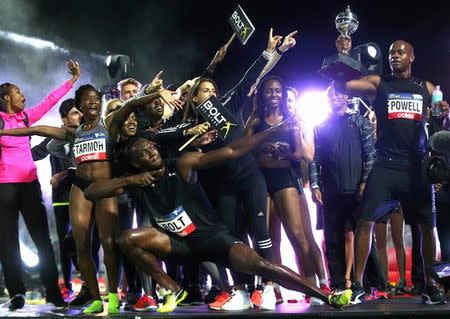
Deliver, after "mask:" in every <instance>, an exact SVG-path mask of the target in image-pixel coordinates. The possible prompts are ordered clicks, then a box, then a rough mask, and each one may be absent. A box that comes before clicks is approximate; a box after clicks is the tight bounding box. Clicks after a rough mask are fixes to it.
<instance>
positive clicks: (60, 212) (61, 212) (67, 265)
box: [53, 205, 72, 290]
mask: <svg viewBox="0 0 450 319" xmlns="http://www.w3.org/2000/svg"><path fill="white" fill-rule="evenodd" d="M53 212H54V213H55V224H56V233H57V235H58V241H59V260H60V264H61V270H62V273H63V279H64V286H65V287H66V288H68V289H70V290H72V284H71V281H72V264H71V260H70V256H68V255H67V254H66V252H65V250H64V246H63V241H64V238H65V237H66V236H67V234H68V233H69V230H70V220H69V205H63V206H53Z"/></svg>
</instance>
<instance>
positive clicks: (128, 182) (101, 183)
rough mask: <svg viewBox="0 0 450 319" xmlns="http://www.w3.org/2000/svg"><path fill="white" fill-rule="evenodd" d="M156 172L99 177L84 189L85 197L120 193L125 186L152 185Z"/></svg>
mask: <svg viewBox="0 0 450 319" xmlns="http://www.w3.org/2000/svg"><path fill="white" fill-rule="evenodd" d="M158 173H159V171H158V172H144V173H140V174H136V175H129V176H123V177H119V178H114V179H99V180H97V181H95V182H94V183H92V184H91V185H90V186H89V187H88V188H86V190H85V191H84V197H86V199H88V200H91V201H94V200H97V199H101V198H109V197H115V196H119V195H122V194H123V193H124V192H125V189H124V188H126V187H129V186H138V187H146V186H150V185H153V181H154V180H155V179H154V177H153V176H154V175H155V174H158Z"/></svg>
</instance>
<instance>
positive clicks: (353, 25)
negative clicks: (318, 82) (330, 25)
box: [319, 6, 366, 82]
mask: <svg viewBox="0 0 450 319" xmlns="http://www.w3.org/2000/svg"><path fill="white" fill-rule="evenodd" d="M335 23H336V29H337V30H338V31H339V33H340V34H341V36H350V35H351V34H352V33H353V32H355V31H356V29H358V25H359V21H358V18H357V17H356V15H355V14H354V13H353V12H352V11H351V10H350V6H347V9H346V10H345V11H343V12H341V13H339V14H338V15H337V16H336V20H335ZM365 73H366V71H365V68H364V66H363V65H362V64H361V62H360V61H359V60H358V59H355V58H353V57H352V56H350V52H339V53H338V54H335V55H333V56H330V57H327V58H325V60H323V63H322V67H321V68H320V70H319V74H320V75H322V76H324V77H326V78H329V79H331V80H338V81H345V82H347V81H349V80H352V79H357V78H360V77H361V76H363V75H364V74H365Z"/></svg>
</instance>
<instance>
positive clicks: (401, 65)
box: [337, 40, 448, 304]
mask: <svg viewBox="0 0 450 319" xmlns="http://www.w3.org/2000/svg"><path fill="white" fill-rule="evenodd" d="M414 58H415V57H414V49H413V47H412V45H411V44H410V43H408V42H406V41H403V40H397V41H395V42H394V43H392V44H391V46H390V49H389V64H390V66H391V70H392V73H391V74H390V75H388V76H379V75H369V76H365V77H363V78H361V79H359V80H351V81H349V82H347V83H337V87H340V89H341V90H343V91H345V92H347V93H348V94H351V95H354V96H369V97H372V98H373V97H374V98H375V100H374V102H373V105H374V111H375V113H376V116H377V119H378V139H377V143H376V145H375V147H376V150H377V157H376V161H375V164H374V167H373V169H372V171H371V173H370V175H369V179H368V180H367V184H366V189H365V192H364V197H363V202H362V206H361V215H360V219H359V223H358V228H357V232H356V238H355V280H356V282H355V283H354V284H353V285H352V290H353V296H352V303H359V302H361V301H362V300H363V296H364V290H363V289H362V287H361V285H362V275H363V271H364V268H365V265H366V261H367V256H368V253H369V247H370V245H371V238H372V231H373V226H374V223H375V221H377V220H378V219H380V218H382V217H383V216H385V215H386V214H387V213H388V212H389V211H391V210H392V208H393V207H394V206H395V205H397V204H398V201H400V203H401V205H402V208H403V210H404V213H405V215H409V218H410V219H413V220H415V221H416V222H417V224H418V225H419V227H420V230H421V234H422V252H423V262H424V266H425V283H426V287H425V289H424V291H423V294H422V301H423V303H426V304H444V303H446V301H445V298H444V296H442V294H441V293H440V292H439V289H438V288H437V287H436V286H435V285H434V283H433V279H432V277H431V266H432V263H433V261H434V256H433V254H432V251H433V249H432V243H433V228H432V227H433V213H432V190H431V183H430V181H429V180H428V177H427V176H426V174H425V165H424V164H425V160H426V157H427V150H426V135H425V131H424V121H425V117H426V116H425V115H426V109H427V107H428V106H429V105H430V104H431V92H432V91H433V89H434V85H433V84H431V83H430V82H428V81H424V80H421V79H419V78H416V77H414V76H413V75H412V73H411V65H412V62H413V61H414ZM438 107H440V108H442V111H443V113H444V114H448V103H447V102H446V101H441V102H439V105H438Z"/></svg>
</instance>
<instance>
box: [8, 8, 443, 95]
mask: <svg viewBox="0 0 450 319" xmlns="http://www.w3.org/2000/svg"><path fill="white" fill-rule="evenodd" d="M418 1H419V2H420V3H421V4H420V5H414V4H412V2H406V1H402V3H399V2H398V1H397V2H396V1H282V0H278V1H267V0H266V1H239V2H238V1H187V0H186V1H116V0H109V1H105V0H96V1H94V0H91V1H85V0H78V1H71V0H65V1H60V0H58V1H56V0H46V1H31V0H30V1H25V0H1V1H0V30H3V31H10V32H16V33H19V34H23V35H28V36H33V37H38V38H41V39H45V40H49V41H53V42H54V43H55V44H56V45H58V46H59V47H63V48H66V49H68V50H69V51H70V55H63V54H56V53H52V52H50V51H49V50H37V49H34V48H31V47H29V46H24V45H17V44H13V43H11V42H10V41H7V40H1V39H0V82H3V81H12V82H17V83H18V84H19V85H20V86H21V87H23V88H24V89H25V94H27V93H28V94H29V95H31V96H30V99H29V100H30V102H34V100H35V99H34V95H35V94H36V95H39V97H41V96H42V95H44V94H45V93H46V92H47V91H48V90H50V89H51V88H52V87H54V86H55V85H57V84H58V83H59V82H61V80H62V79H64V77H65V70H64V67H63V61H64V60H66V59H67V58H69V57H72V58H75V59H78V60H79V61H80V62H81V63H82V67H83V77H82V79H81V80H80V82H79V83H86V82H90V81H91V82H94V84H95V85H97V86H100V85H103V84H105V83H107V80H106V77H105V70H104V67H103V64H102V63H103V61H102V60H101V59H95V58H92V57H90V56H89V55H88V54H89V53H96V54H100V55H104V54H106V52H107V51H111V52H118V53H123V54H127V55H130V56H131V57H132V58H133V60H134V70H133V72H132V76H135V77H136V78H137V79H139V80H140V81H142V82H146V81H148V80H150V79H151V78H152V76H153V75H154V74H155V73H156V72H157V71H159V70H160V69H162V70H164V79H165V82H166V84H168V83H182V82H183V81H184V80H185V79H187V78H192V77H194V76H196V75H198V74H200V73H201V72H202V71H203V69H204V68H205V67H206V66H207V65H208V63H209V61H210V60H211V59H212V57H213V56H214V53H215V52H216V50H217V49H218V48H219V47H220V46H221V45H223V44H224V43H226V41H227V40H228V39H229V37H230V36H231V34H232V31H231V27H230V26H229V24H228V22H227V18H228V17H229V16H230V15H231V13H232V11H233V9H234V8H235V6H236V4H237V3H240V5H241V6H242V8H243V9H244V11H245V12H246V13H247V15H248V16H249V18H250V19H251V21H252V23H253V25H254V26H255V27H256V31H255V33H254V34H253V35H252V37H251V38H250V40H249V41H248V43H247V44H246V45H245V46H242V45H241V44H240V43H239V42H238V41H237V40H235V41H234V43H233V44H232V46H231V47H230V49H229V52H228V55H227V57H226V59H225V61H224V62H223V64H222V65H220V67H218V69H217V75H218V77H219V79H220V80H221V81H220V83H221V84H222V85H221V91H222V92H223V91H225V90H226V89H228V88H230V87H231V86H232V85H233V84H234V83H235V82H236V81H238V79H239V78H240V77H241V75H242V74H243V73H244V71H245V69H246V68H247V67H248V66H249V65H250V64H251V62H252V61H253V60H254V59H255V58H256V56H257V55H258V54H259V53H260V52H261V51H262V50H263V49H264V48H265V47H266V44H267V34H268V30H269V28H270V27H271V26H273V28H274V30H275V33H276V34H281V35H286V34H288V33H289V32H290V31H292V30H299V34H298V36H297V46H296V47H295V48H294V49H292V50H291V51H289V52H288V53H286V54H285V56H284V57H283V59H282V60H281V61H280V62H279V64H278V65H277V67H276V68H275V69H274V70H273V71H272V73H273V74H277V75H281V76H282V77H284V78H285V79H286V81H287V82H288V83H289V84H291V85H293V86H296V87H297V88H298V89H299V90H300V91H302V90H304V89H306V88H310V87H325V86H326V84H327V81H326V80H325V79H324V78H322V77H320V76H319V75H318V74H317V70H318V69H319V67H320V66H321V63H322V60H323V58H324V57H326V56H329V55H331V54H333V53H335V52H336V51H335V48H334V40H335V39H336V37H337V36H338V34H339V33H338V32H337V31H336V29H335V26H334V18H335V16H336V15H337V13H339V12H341V11H343V10H344V9H345V8H346V6H347V4H350V5H351V8H352V11H353V12H354V13H356V14H357V16H358V18H359V20H360V25H359V29H358V30H357V31H356V33H354V34H353V45H354V46H356V45H358V44H361V43H365V42H369V41H373V42H376V43H377V44H378V45H379V46H380V47H381V49H382V52H383V58H384V68H385V70H386V71H389V70H388V68H387V67H388V65H387V60H386V56H387V50H388V48H389V45H390V43H391V42H392V41H394V40H396V39H405V40H408V41H410V42H411V43H412V44H413V45H414V47H415V52H416V61H415V62H414V64H413V72H414V73H415V74H416V75H417V76H420V77H422V78H424V79H427V80H430V81H432V82H433V83H435V84H441V86H442V89H443V91H444V97H445V96H446V95H447V94H448V92H450V32H449V31H450V28H449V25H450V23H449V19H450V9H449V6H450V4H448V3H447V4H446V2H440V1H428V2H426V1H420V0H418ZM400 5H402V6H400Z"/></svg>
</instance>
